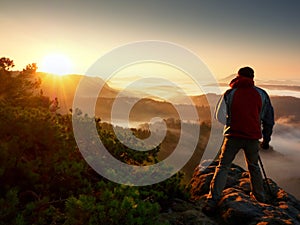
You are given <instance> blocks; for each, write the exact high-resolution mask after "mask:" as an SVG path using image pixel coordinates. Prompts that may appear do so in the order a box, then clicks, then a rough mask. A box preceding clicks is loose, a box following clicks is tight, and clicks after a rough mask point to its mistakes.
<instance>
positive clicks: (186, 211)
mask: <svg viewBox="0 0 300 225" xmlns="http://www.w3.org/2000/svg"><path fill="white" fill-rule="evenodd" d="M217 164H218V162H217V161H214V162H212V163H211V164H209V166H208V167H203V165H199V166H198V167H197V168H196V169H195V171H194V175H193V177H192V179H191V181H190V185H189V191H190V193H191V200H190V201H186V200H181V199H175V200H174V201H173V202H172V204H171V207H170V209H169V211H168V212H164V213H162V214H161V215H160V221H165V222H167V223H169V224H172V225H179V224H182V225H183V224H184V225H226V224H227V225H231V224H232V225H241V224H242V225H281V224H293V225H300V201H299V200H297V199H296V198H295V197H294V196H293V195H291V194H289V193H287V192H286V191H284V190H283V189H282V188H280V187H279V186H278V185H277V184H276V183H275V182H274V181H272V180H271V179H268V180H267V181H265V189H266V193H267V194H268V198H269V200H268V203H260V202H258V201H256V200H255V198H253V197H251V196H250V192H251V190H250V182H249V173H248V172H247V171H245V170H244V169H243V168H241V167H239V166H237V165H234V164H233V165H232V167H231V169H230V172H229V175H228V179H227V183H226V187H225V189H224V191H223V197H222V199H221V200H220V202H219V204H218V208H219V210H218V213H217V214H216V215H215V216H213V217H207V216H205V215H204V214H203V213H202V211H201V209H202V207H203V205H204V204H205V200H206V196H207V193H208V190H209V185H210V181H211V179H212V177H213V174H214V170H215V167H216V165H217ZM203 168H205V169H203ZM266 182H268V184H269V186H270V189H271V193H270V192H269V191H268V188H267V183H266Z"/></svg>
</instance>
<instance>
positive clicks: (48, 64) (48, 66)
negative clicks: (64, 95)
mask: <svg viewBox="0 0 300 225" xmlns="http://www.w3.org/2000/svg"><path fill="white" fill-rule="evenodd" d="M38 67H39V70H40V71H42V72H46V73H51V74H55V75H58V76H63V75H66V74H70V73H71V72H72V69H73V64H72V61H71V60H70V59H69V57H67V56H66V55H64V54H61V53H51V54H48V55H46V56H44V57H43V58H42V60H41V63H40V65H38Z"/></svg>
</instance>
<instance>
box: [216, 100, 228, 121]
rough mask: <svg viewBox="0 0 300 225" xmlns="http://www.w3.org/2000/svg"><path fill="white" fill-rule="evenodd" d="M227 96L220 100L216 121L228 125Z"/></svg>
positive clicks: (217, 106)
mask: <svg viewBox="0 0 300 225" xmlns="http://www.w3.org/2000/svg"><path fill="white" fill-rule="evenodd" d="M224 96H225V95H222V97H221V98H220V99H219V101H218V103H217V105H216V110H215V119H217V120H218V121H219V122H220V123H222V124H224V125H226V119H227V106H226V102H225V98H224Z"/></svg>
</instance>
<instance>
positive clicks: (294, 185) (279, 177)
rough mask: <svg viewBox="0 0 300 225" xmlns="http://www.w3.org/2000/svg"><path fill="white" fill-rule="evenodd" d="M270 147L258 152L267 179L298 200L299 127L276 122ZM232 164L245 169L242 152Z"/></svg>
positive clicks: (299, 179) (299, 178) (282, 121)
mask: <svg viewBox="0 0 300 225" xmlns="http://www.w3.org/2000/svg"><path fill="white" fill-rule="evenodd" d="M270 145H271V148H270V149H269V150H263V149H262V150H261V151H260V156H261V159H262V162H263V166H264V169H265V172H266V174H267V177H268V178H271V179H272V180H273V181H275V182H276V183H277V184H278V185H279V186H280V187H282V188H283V189H284V190H285V191H287V192H289V193H290V194H292V195H294V196H295V197H296V198H298V199H300V173H299V164H300V154H299V153H300V125H297V124H290V123H286V121H284V120H279V121H276V125H275V127H274V132H273V135H272V140H271V142H270ZM234 162H235V163H237V164H238V165H240V166H242V167H244V168H245V163H244V156H243V152H242V151H241V152H240V153H239V154H238V156H237V157H236V159H235V161H234Z"/></svg>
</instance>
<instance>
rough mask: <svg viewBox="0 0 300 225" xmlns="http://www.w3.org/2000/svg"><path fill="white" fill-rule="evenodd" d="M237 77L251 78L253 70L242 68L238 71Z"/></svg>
mask: <svg viewBox="0 0 300 225" xmlns="http://www.w3.org/2000/svg"><path fill="white" fill-rule="evenodd" d="M238 75H240V76H243V77H248V78H253V77H254V70H253V69H252V68H250V67H248V66H247V67H243V68H241V69H239V71H238Z"/></svg>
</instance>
